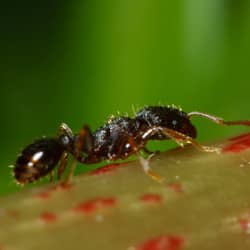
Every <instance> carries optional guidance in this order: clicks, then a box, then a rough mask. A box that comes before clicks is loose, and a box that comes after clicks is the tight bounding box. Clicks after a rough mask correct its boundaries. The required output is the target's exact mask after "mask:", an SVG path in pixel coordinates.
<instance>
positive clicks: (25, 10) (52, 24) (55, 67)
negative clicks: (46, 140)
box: [0, 0, 250, 194]
mask: <svg viewBox="0 0 250 250" xmlns="http://www.w3.org/2000/svg"><path fill="white" fill-rule="evenodd" d="M0 20H1V41H0V48H1V49H0V50H1V57H0V61H1V85H0V93H1V98H0V105H1V108H2V112H1V123H0V126H1V137H2V139H1V144H0V150H1V161H0V163H1V169H0V171H1V172H0V176H1V180H0V194H4V193H7V192H11V191H14V190H17V189H18V188H17V186H16V185H15V184H14V182H13V179H12V177H11V175H10V169H9V168H8V166H9V165H11V164H13V163H14V162H15V159H16V156H17V154H18V152H19V151H20V150H21V149H22V148H23V147H24V146H26V145H27V144H29V143H31V142H32V141H33V140H34V139H35V138H38V137H41V136H42V135H55V134H56V132H57V128H58V126H59V124H60V123H61V122H65V123H67V124H68V125H69V126H70V127H71V128H72V129H73V130H74V131H78V130H79V128H80V127H81V126H82V124H84V123H87V124H89V125H90V126H91V128H92V129H95V128H97V127H98V126H100V125H102V124H103V123H104V121H105V120H106V118H107V117H108V116H109V115H110V114H114V113H116V112H117V111H120V112H121V113H126V112H128V113H129V114H130V115H132V114H133V112H132V105H135V107H141V106H143V105H149V104H151V105H155V104H158V103H159V102H160V103H161V104H176V105H180V106H181V107H182V108H183V109H184V110H185V111H188V112H189V111H192V110H199V111H203V112H208V113H212V114H215V115H218V116H222V117H224V118H226V119H250V111H249V102H250V101H249V93H250V85H249V82H250V69H249V65H250V64H249V60H250V1H247V0H238V1H233V0H202V1H197V0H187V1H178V0H177V1H166V0H158V1H152V0H144V1H138V0H133V1H131V0H125V1H124V0H106V1H95V0H94V1H93V0H92V1H88V0H84V1H81V0H72V1H63V0H61V1H48V0H47V1H42V2H36V1H35V2H32V3H31V2H25V1H21V2H19V3H15V5H14V4H12V3H9V4H7V3H5V6H2V7H1V16H0ZM194 123H195V124H196V125H197V127H198V131H199V137H198V139H199V141H202V142H206V141H209V140H214V139H216V138H224V137H226V136H229V135H232V134H235V133H240V132H245V131H247V129H246V128H226V127H219V126H217V125H215V124H213V123H211V122H209V121H207V120H204V119H200V118H194ZM158 146H159V147H161V148H162V143H161V145H159V144H157V147H158ZM83 170H84V166H83V167H80V166H79V167H78V171H83Z"/></svg>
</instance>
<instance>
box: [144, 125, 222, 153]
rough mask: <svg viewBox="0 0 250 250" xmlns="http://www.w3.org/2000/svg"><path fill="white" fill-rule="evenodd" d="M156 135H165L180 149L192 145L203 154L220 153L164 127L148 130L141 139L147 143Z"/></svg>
mask: <svg viewBox="0 0 250 250" xmlns="http://www.w3.org/2000/svg"><path fill="white" fill-rule="evenodd" d="M158 133H161V134H163V135H165V136H166V137H167V138H171V139H173V140H174V141H175V142H176V143H177V144H178V145H180V146H181V147H184V145H185V144H192V145H193V146H194V147H196V148H197V149H198V150H200V151H204V152H216V153H219V152H220V151H221V149H220V148H217V147H209V146H205V145H202V144H200V143H198V142H197V141H196V140H194V139H193V138H192V137H190V136H188V135H185V134H182V133H180V132H178V131H176V130H173V129H169V128H164V127H152V128H150V129H148V130H147V131H146V132H145V133H144V134H143V136H142V139H143V140H145V141H147V140H148V139H149V138H150V137H151V136H152V135H155V134H158Z"/></svg>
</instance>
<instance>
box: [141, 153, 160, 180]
mask: <svg viewBox="0 0 250 250" xmlns="http://www.w3.org/2000/svg"><path fill="white" fill-rule="evenodd" d="M154 155H155V154H151V155H149V157H148V158H147V159H145V158H143V157H142V156H141V155H138V158H139V161H140V164H141V166H142V169H143V171H144V172H145V173H146V175H148V176H149V177H150V178H152V179H153V180H154V181H157V182H159V183H162V182H163V180H164V179H163V178H162V177H161V176H160V175H158V174H157V173H155V172H154V171H153V170H152V169H151V167H150V166H149V161H150V159H151V158H152V157H153V156H154Z"/></svg>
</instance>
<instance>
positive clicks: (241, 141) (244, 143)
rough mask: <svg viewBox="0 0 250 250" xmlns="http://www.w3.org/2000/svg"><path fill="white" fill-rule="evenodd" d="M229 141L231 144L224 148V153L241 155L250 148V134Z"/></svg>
mask: <svg viewBox="0 0 250 250" xmlns="http://www.w3.org/2000/svg"><path fill="white" fill-rule="evenodd" d="M229 141H230V143H229V144H228V145H226V146H225V147H224V148H223V152H226V153H228V152H229V153H239V152H241V151H243V150H246V149H248V148H250V133H247V134H243V135H239V136H236V137H233V138H230V139H229Z"/></svg>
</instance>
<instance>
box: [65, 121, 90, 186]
mask: <svg viewBox="0 0 250 250" xmlns="http://www.w3.org/2000/svg"><path fill="white" fill-rule="evenodd" d="M92 148H93V136H92V134H91V131H90V129H89V127H88V126H87V125H84V126H83V127H82V128H81V130H80V132H79V133H78V134H77V135H76V136H75V139H74V145H73V150H72V154H73V157H74V159H73V160H72V162H71V164H70V167H69V172H68V176H67V177H66V180H65V182H66V183H68V182H70V181H71V179H72V177H73V174H74V170H75V166H76V163H77V161H79V162H81V163H85V161H84V159H85V158H86V157H85V156H83V152H84V153H86V154H87V155H89V154H90V152H91V151H92Z"/></svg>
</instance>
